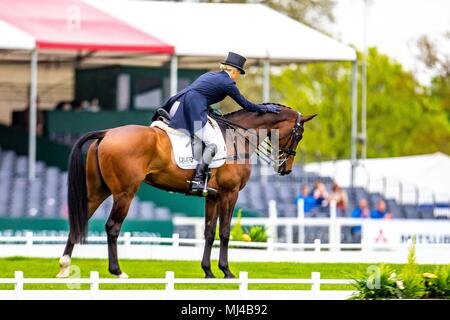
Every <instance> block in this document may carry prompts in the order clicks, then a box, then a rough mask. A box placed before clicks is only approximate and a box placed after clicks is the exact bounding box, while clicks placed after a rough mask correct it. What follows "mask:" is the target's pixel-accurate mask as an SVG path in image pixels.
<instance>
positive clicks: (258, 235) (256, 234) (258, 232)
mask: <svg viewBox="0 0 450 320" xmlns="http://www.w3.org/2000/svg"><path fill="white" fill-rule="evenodd" d="M245 230H246V233H247V234H248V235H249V236H250V239H251V240H252V242H267V239H268V238H269V235H268V234H267V228H266V227H265V226H252V227H251V228H250V229H248V228H246V229H245Z"/></svg>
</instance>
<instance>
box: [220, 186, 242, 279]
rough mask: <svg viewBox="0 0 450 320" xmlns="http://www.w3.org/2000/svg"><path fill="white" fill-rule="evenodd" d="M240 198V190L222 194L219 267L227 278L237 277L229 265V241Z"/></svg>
mask: <svg viewBox="0 0 450 320" xmlns="http://www.w3.org/2000/svg"><path fill="white" fill-rule="evenodd" d="M237 198H238V192H228V193H224V194H222V195H220V200H219V201H220V202H219V206H220V208H219V210H220V215H219V219H220V220H219V221H220V226H219V227H220V231H219V232H220V233H219V235H220V255H219V269H220V270H222V272H223V273H224V275H225V278H235V276H234V275H233V273H232V272H231V271H230V268H229V267H228V242H229V240H230V228H231V219H232V217H233V211H234V206H235V204H236V201H237Z"/></svg>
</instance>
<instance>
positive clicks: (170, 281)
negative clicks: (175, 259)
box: [166, 271, 175, 291]
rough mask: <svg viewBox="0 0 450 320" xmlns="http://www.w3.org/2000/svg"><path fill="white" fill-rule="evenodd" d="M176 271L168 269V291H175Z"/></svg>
mask: <svg viewBox="0 0 450 320" xmlns="http://www.w3.org/2000/svg"><path fill="white" fill-rule="evenodd" d="M174 282H175V272H173V271H166V291H173V290H174V289H175V284H174Z"/></svg>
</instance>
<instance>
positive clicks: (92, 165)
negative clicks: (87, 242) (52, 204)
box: [56, 141, 111, 278]
mask: <svg viewBox="0 0 450 320" xmlns="http://www.w3.org/2000/svg"><path fill="white" fill-rule="evenodd" d="M97 146H98V141H96V142H94V143H92V144H91V146H90V147H89V150H88V154H87V160H86V182H87V191H88V213H89V218H90V217H92V215H93V214H94V212H95V210H97V208H98V207H99V206H100V205H101V204H102V202H103V201H104V200H105V199H106V198H107V197H109V196H110V195H111V191H109V189H108V187H107V186H106V184H105V183H104V181H103V179H102V176H101V173H100V170H99V168H98V161H97ZM70 239H71V237H70V234H69V238H68V239H67V243H66V247H65V249H64V253H63V256H62V257H61V259H59V267H60V271H59V273H58V275H57V276H56V277H58V278H67V277H69V275H70V260H71V259H70V258H71V256H72V252H73V247H74V245H75V244H74V243H73V242H72V241H70Z"/></svg>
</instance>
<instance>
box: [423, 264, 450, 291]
mask: <svg viewBox="0 0 450 320" xmlns="http://www.w3.org/2000/svg"><path fill="white" fill-rule="evenodd" d="M422 278H423V282H424V286H425V293H424V296H423V297H424V298H444V299H450V266H448V265H447V266H439V267H436V268H435V270H434V273H423V274H422Z"/></svg>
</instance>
